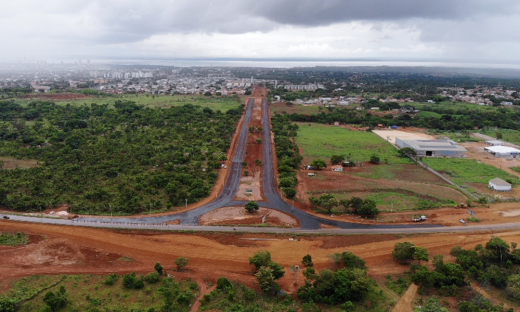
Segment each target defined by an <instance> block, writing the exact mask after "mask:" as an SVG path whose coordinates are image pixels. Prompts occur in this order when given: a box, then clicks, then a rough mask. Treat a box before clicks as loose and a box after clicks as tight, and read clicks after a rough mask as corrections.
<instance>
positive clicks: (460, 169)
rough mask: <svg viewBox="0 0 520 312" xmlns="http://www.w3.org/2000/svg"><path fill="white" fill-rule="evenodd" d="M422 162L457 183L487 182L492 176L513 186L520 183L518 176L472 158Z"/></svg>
mask: <svg viewBox="0 0 520 312" xmlns="http://www.w3.org/2000/svg"><path fill="white" fill-rule="evenodd" d="M423 162H424V163H425V164H427V165H428V166H430V167H431V168H433V169H435V170H437V171H439V172H440V173H443V174H446V175H447V177H448V178H450V179H451V180H452V181H453V182H455V183H456V184H458V185H464V184H466V183H482V184H488V182H489V180H491V179H494V178H500V179H502V180H506V181H510V182H512V184H513V186H516V185H520V179H519V178H518V177H516V176H514V175H512V174H509V173H507V172H505V171H503V170H501V169H498V168H496V167H493V166H490V165H487V164H484V163H480V162H478V161H476V160H474V159H457V158H425V159H423Z"/></svg>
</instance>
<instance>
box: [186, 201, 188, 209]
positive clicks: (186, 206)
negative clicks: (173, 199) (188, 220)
mask: <svg viewBox="0 0 520 312" xmlns="http://www.w3.org/2000/svg"><path fill="white" fill-rule="evenodd" d="M186 211H188V199H187V198H186Z"/></svg>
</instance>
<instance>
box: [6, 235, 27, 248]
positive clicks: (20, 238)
mask: <svg viewBox="0 0 520 312" xmlns="http://www.w3.org/2000/svg"><path fill="white" fill-rule="evenodd" d="M28 243H29V236H27V235H25V234H24V233H20V232H18V233H16V234H15V233H0V245H7V246H20V245H25V244H28Z"/></svg>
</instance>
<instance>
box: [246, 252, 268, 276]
mask: <svg viewBox="0 0 520 312" xmlns="http://www.w3.org/2000/svg"><path fill="white" fill-rule="evenodd" d="M270 262H271V253H270V252H269V251H267V250H260V251H257V252H255V254H254V255H253V256H252V257H249V264H252V265H254V266H255V268H254V270H253V271H254V272H257V271H258V270H260V267H263V266H268V265H269V263H270Z"/></svg>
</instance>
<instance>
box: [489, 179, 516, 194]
mask: <svg viewBox="0 0 520 312" xmlns="http://www.w3.org/2000/svg"><path fill="white" fill-rule="evenodd" d="M489 188H490V189H492V190H494V191H502V192H509V191H511V184H509V183H507V182H506V181H504V180H502V179H500V178H494V179H492V180H489Z"/></svg>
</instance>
